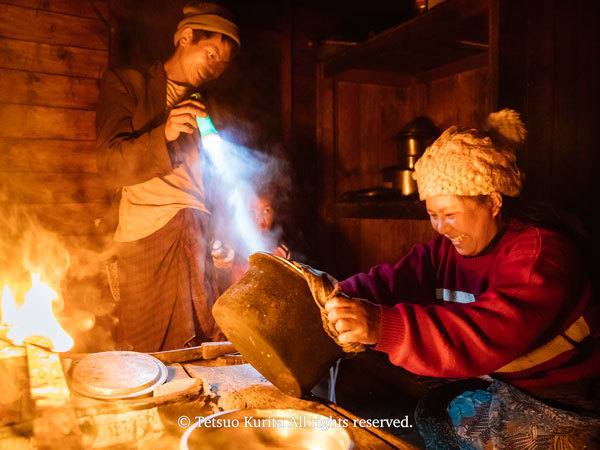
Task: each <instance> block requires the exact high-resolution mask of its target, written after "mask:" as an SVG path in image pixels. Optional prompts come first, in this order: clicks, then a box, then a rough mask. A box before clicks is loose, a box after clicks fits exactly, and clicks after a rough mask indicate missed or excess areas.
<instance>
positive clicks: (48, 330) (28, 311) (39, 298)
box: [2, 273, 73, 352]
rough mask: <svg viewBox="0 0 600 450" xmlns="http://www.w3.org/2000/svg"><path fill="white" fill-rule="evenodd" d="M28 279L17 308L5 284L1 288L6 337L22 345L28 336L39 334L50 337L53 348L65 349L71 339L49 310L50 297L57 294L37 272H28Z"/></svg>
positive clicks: (56, 349) (50, 309) (57, 349)
mask: <svg viewBox="0 0 600 450" xmlns="http://www.w3.org/2000/svg"><path fill="white" fill-rule="evenodd" d="M31 283H32V284H31V289H30V290H29V291H27V293H26V294H25V302H24V303H23V306H21V308H18V306H17V304H16V303H15V299H14V296H13V294H12V292H11V290H10V288H9V287H8V285H5V286H4V289H3V290H2V323H3V324H5V326H6V328H7V329H8V332H7V334H6V336H7V338H8V339H10V340H11V341H12V342H13V343H15V344H16V345H22V344H23V342H24V341H25V340H26V339H28V338H32V337H34V336H42V337H44V338H47V339H49V340H50V342H51V343H52V350H53V351H55V352H66V351H67V350H69V349H71V347H73V339H72V338H71V336H69V335H68V334H67V333H66V332H65V330H63V329H62V328H61V326H60V325H59V323H58V321H57V320H56V317H54V314H53V313H52V300H54V299H56V298H57V297H58V295H57V294H56V292H54V291H53V290H52V288H51V287H50V286H48V285H47V284H46V283H44V282H43V281H41V280H40V275H39V274H37V273H32V274H31Z"/></svg>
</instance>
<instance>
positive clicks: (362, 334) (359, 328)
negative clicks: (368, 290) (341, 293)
mask: <svg viewBox="0 0 600 450" xmlns="http://www.w3.org/2000/svg"><path fill="white" fill-rule="evenodd" d="M325 310H326V311H327V312H328V313H329V315H328V316H327V318H328V319H329V321H330V322H332V323H333V324H334V325H335V329H336V330H337V331H338V333H340V334H339V336H338V340H339V341H340V342H341V343H344V344H345V343H348V342H358V343H361V344H367V345H372V344H377V342H378V341H379V335H380V334H381V311H380V310H379V307H378V306H377V305H375V304H374V303H371V302H369V301H367V300H364V299H362V298H349V297H334V298H333V299H331V300H329V301H328V302H327V303H325Z"/></svg>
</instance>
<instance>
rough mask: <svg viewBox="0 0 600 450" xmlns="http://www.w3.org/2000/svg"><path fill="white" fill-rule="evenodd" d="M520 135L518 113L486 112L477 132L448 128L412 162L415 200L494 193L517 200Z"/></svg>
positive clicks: (520, 178) (523, 134)
mask: <svg viewBox="0 0 600 450" xmlns="http://www.w3.org/2000/svg"><path fill="white" fill-rule="evenodd" d="M526 135H527V132H526V130H525V126H524V125H523V122H521V119H520V117H519V113H517V112H516V111H513V110H510V109H503V110H502V111H499V112H497V113H492V114H490V115H489V116H488V120H487V122H486V125H485V127H484V131H483V132H482V131H479V130H476V129H472V128H471V129H469V128H458V127H454V126H453V127H450V128H448V129H447V130H446V131H444V132H443V133H442V135H441V136H440V137H439V138H438V139H437V140H436V141H435V142H434V143H433V144H432V145H431V146H429V147H428V148H427V150H425V152H424V153H423V155H422V156H421V157H420V158H419V160H418V161H417V162H416V164H415V173H414V174H413V177H414V178H415V180H417V186H418V189H419V198H420V199H421V200H425V199H427V198H428V197H433V196H439V195H464V196H475V195H487V194H491V193H492V192H494V191H498V192H500V193H501V194H504V195H507V196H509V197H517V196H518V195H519V194H520V192H521V187H522V182H523V178H524V175H523V174H522V172H521V171H520V170H519V168H518V167H517V158H516V156H515V152H516V150H517V148H518V147H519V146H521V145H522V144H523V142H524V141H525V137H526Z"/></svg>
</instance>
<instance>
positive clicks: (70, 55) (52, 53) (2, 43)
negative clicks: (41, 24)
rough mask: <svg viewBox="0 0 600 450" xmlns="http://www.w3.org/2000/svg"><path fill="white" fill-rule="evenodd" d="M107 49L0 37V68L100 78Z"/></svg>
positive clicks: (106, 63) (106, 60)
mask: <svg viewBox="0 0 600 450" xmlns="http://www.w3.org/2000/svg"><path fill="white" fill-rule="evenodd" d="M107 66H108V51H107V50H93V49H86V48H77V47H68V46H59V45H49V44H39V43H35V42H27V41H16V40H14V39H6V38H3V37H0V67H3V68H6V69H20V70H27V71H31V72H41V73H51V74H60V75H73V76H78V77H88V78H100V76H101V75H102V72H104V69H106V67H107Z"/></svg>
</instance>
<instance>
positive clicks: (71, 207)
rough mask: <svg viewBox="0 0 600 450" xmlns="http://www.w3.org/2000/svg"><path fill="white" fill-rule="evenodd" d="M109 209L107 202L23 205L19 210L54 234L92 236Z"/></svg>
mask: <svg viewBox="0 0 600 450" xmlns="http://www.w3.org/2000/svg"><path fill="white" fill-rule="evenodd" d="M109 207H110V205H109V204H108V203H107V202H96V203H58V204H22V205H19V210H20V211H22V212H24V213H25V214H26V215H27V217H33V218H35V219H36V220H37V221H38V222H39V223H40V224H42V226H43V227H44V228H45V229H47V230H49V231H52V232H54V233H57V234H60V235H90V234H93V233H94V231H95V230H96V221H97V220H98V219H100V218H101V217H103V216H104V215H105V214H106V211H107V210H108V208H109Z"/></svg>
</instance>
